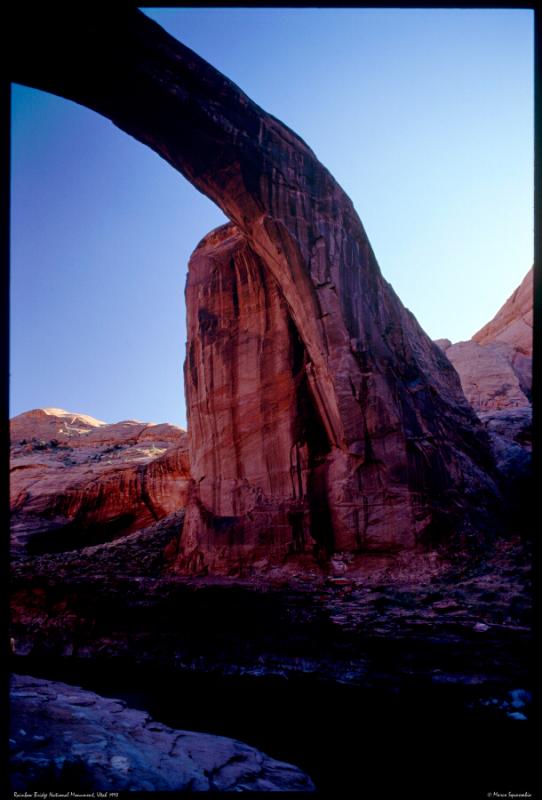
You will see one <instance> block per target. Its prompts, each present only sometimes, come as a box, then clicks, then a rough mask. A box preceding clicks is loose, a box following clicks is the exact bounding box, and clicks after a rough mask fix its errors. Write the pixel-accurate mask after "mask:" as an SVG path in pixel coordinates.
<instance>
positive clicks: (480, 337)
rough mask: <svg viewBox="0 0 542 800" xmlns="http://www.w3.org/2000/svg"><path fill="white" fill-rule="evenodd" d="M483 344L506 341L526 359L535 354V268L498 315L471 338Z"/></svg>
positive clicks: (529, 272)
mask: <svg viewBox="0 0 542 800" xmlns="http://www.w3.org/2000/svg"><path fill="white" fill-rule="evenodd" d="M472 341H473V342H477V343H478V344H481V345H487V344H491V343H492V342H505V343H506V344H510V345H512V347H514V348H515V349H516V350H518V351H519V352H521V353H524V354H525V355H526V356H532V354H533V268H532V267H531V269H530V270H529V271H528V273H527V274H526V275H525V277H524V278H523V280H522V282H521V284H520V285H519V286H518V288H517V289H516V290H515V291H514V292H513V293H512V295H511V296H510V297H509V298H508V300H507V301H506V303H505V304H504V305H503V306H502V308H500V310H499V311H498V312H497V313H496V314H495V316H494V317H493V319H492V320H491V321H490V322H488V323H487V325H484V326H483V328H481V329H480V330H479V331H478V333H475V334H474V336H473V337H472Z"/></svg>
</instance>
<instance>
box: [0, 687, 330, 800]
mask: <svg viewBox="0 0 542 800" xmlns="http://www.w3.org/2000/svg"><path fill="white" fill-rule="evenodd" d="M11 698H12V704H11V718H10V723H11V731H10V740H9V745H10V751H11V753H12V786H13V789H14V791H29V790H30V791H39V790H46V791H50V790H51V788H52V787H55V789H57V790H58V791H62V790H70V791H73V790H74V789H78V790H95V791H108V792H113V791H119V790H121V791H123V790H124V791H147V792H153V791H157V790H162V791H168V792H173V791H178V792H179V791H182V792H186V791H196V792H207V791H235V792H239V791H296V792H303V791H312V790H314V785H313V783H312V781H311V780H310V778H309V777H308V776H307V775H305V774H304V773H303V772H301V770H299V769H297V768H296V767H293V766H292V765H290V764H285V763H283V762H280V761H276V760H275V759H272V758H269V757H268V756H266V755H265V754H264V753H260V752H259V751H257V750H255V749H254V748H253V747H249V746H248V745H245V744H243V743H242V742H238V741H235V740H233V739H226V738H224V737H220V736H209V735H205V734H202V733H193V732H191V731H182V730H173V729H172V728H169V727H167V726H166V725H163V724H160V723H158V722H156V721H155V720H153V719H152V718H151V717H150V716H149V715H148V714H145V713H143V712H141V711H137V710H135V709H131V708H128V707H127V706H126V703H125V702H123V701H122V700H111V699H106V698H103V697H99V696H98V695H96V694H94V693H93V692H87V691H84V690H82V689H80V688H78V687H73V686H69V685H67V684H64V683H59V682H58V681H46V680H40V679H37V678H32V677H28V676H19V675H15V676H13V678H12V689H11Z"/></svg>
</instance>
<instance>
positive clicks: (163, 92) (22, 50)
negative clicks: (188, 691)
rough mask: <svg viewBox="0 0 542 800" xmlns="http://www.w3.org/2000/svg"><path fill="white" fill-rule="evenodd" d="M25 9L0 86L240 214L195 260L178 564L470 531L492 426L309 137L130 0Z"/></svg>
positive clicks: (398, 542) (384, 544) (483, 498)
mask: <svg viewBox="0 0 542 800" xmlns="http://www.w3.org/2000/svg"><path fill="white" fill-rule="evenodd" d="M41 13H42V12H40V15H41ZM40 15H38V17H33V19H32V29H31V30H30V31H29V30H28V20H27V19H25V20H24V26H23V25H22V24H21V30H24V34H20V32H18V35H15V39H16V42H15V46H14V48H13V50H14V52H15V54H16V55H15V56H14V63H13V77H14V79H15V80H18V81H19V82H23V83H27V84H30V85H33V86H36V87H38V88H42V89H46V90H48V91H52V92H55V93H57V94H61V95H64V96H65V97H69V98H71V99H74V100H76V101H77V102H80V103H83V104H85V105H87V106H89V107H90V108H93V109H94V110H96V111H98V112H99V113H102V114H104V115H105V116H107V117H109V118H110V119H111V120H112V121H113V122H114V123H115V124H116V125H118V126H119V127H120V128H122V129H123V130H125V131H127V132H128V133H130V134H131V135H133V136H135V137H136V138H138V139H139V140H140V141H142V142H144V143H146V144H148V145H149V146H150V147H151V148H153V149H154V150H155V151H156V152H158V153H159V154H160V155H161V156H162V157H163V158H165V159H166V160H167V161H169V163H171V164H172V165H173V166H174V167H175V168H176V169H178V170H179V171H180V172H182V174H184V175H185V176H186V177H187V178H188V180H190V181H191V182H192V183H193V184H194V185H195V186H196V187H197V188H198V189H200V190H201V191H202V192H204V193H205V194H206V195H207V196H209V197H210V198H211V199H212V200H214V201H215V202H216V203H217V204H218V205H219V206H220V207H221V208H222V209H223V211H224V212H225V213H226V215H227V216H228V217H229V218H230V219H231V220H232V221H233V222H234V223H235V226H236V229H233V228H227V229H226V231H224V230H223V231H222V232H219V233H215V234H212V235H211V237H208V238H207V239H206V240H205V241H204V243H203V244H202V245H201V246H200V247H199V248H198V250H197V251H196V253H195V255H194V258H193V259H192V264H191V277H190V279H189V284H188V291H187V299H188V304H189V310H188V315H189V320H190V321H189V353H188V368H187V390H188V398H189V400H188V402H189V407H190V420H189V427H190V451H191V460H192V461H193V477H194V487H193V491H192V495H191V499H190V501H189V507H188V510H187V523H186V529H185V531H184V533H183V539H182V542H181V548H180V551H179V553H180V555H179V560H178V565H177V566H178V569H179V570H193V569H199V568H201V567H205V566H206V565H207V566H209V565H210V566H211V567H212V568H213V569H217V570H218V569H220V568H221V565H222V568H224V569H229V567H230V566H231V564H232V562H233V563H235V562H236V561H238V560H239V559H241V560H242V559H244V558H248V559H252V560H254V559H255V558H259V556H260V554H261V552H262V551H263V550H265V551H267V552H268V553H269V554H272V553H274V554H275V555H278V554H279V553H280V554H282V555H285V554H287V553H288V552H290V551H292V549H295V548H297V547H302V546H304V545H303V542H304V541H305V542H306V541H307V536H306V533H307V532H308V533H309V541H312V542H316V543H317V545H318V546H319V547H320V548H323V549H324V550H328V551H329V550H354V549H358V550H363V549H377V550H378V549H384V550H390V549H391V550H393V549H404V548H412V547H415V546H416V545H417V544H418V543H419V542H420V541H429V542H434V541H436V540H438V539H439V538H442V537H445V536H448V535H450V534H452V533H468V532H471V531H473V530H479V529H480V528H481V527H482V528H483V525H484V520H487V514H488V504H490V503H491V501H492V498H493V496H494V492H495V487H494V484H493V481H492V479H491V477H488V470H489V471H490V470H491V468H492V467H491V464H492V460H491V456H490V453H489V449H488V444H487V436H486V434H485V432H484V431H483V429H482V427H481V425H480V423H479V421H478V419H477V418H476V416H475V415H474V413H473V411H472V409H471V408H470V406H469V405H468V403H467V402H466V401H465V398H464V395H463V393H462V390H461V386H460V383H459V380H458V377H457V374H456V373H455V371H454V370H453V368H452V367H451V365H450V363H449V361H448V359H446V358H445V357H444V356H443V354H442V353H441V351H440V350H439V348H438V347H437V346H436V345H435V344H433V343H432V342H431V341H430V340H429V338H428V337H427V336H426V335H425V333H424V332H423V331H422V329H421V328H420V326H419V325H418V323H417V322H416V320H415V318H414V317H413V316H412V314H410V312H408V311H407V310H406V309H405V308H404V307H403V305H402V304H401V302H400V300H399V299H398V298H397V296H396V295H395V293H394V291H393V289H392V288H391V286H390V285H389V284H388V283H387V282H386V281H385V280H384V279H383V277H382V275H381V273H380V270H379V267H378V264H377V262H376V259H375V256H374V254H373V251H372V249H371V246H370V244H369V241H368V239H367V236H366V234H365V231H364V229H363V226H362V224H361V221H360V219H359V217H358V215H357V214H356V212H355V210H354V208H353V206H352V203H351V201H350V199H349V198H348V197H347V196H346V195H345V193H344V192H343V191H342V189H341V188H340V186H339V185H338V184H337V183H336V181H335V180H334V179H333V177H332V176H331V175H330V173H329V172H328V171H327V170H326V169H325V167H323V166H322V165H321V164H320V163H319V162H318V160H317V158H316V157H315V155H314V153H313V152H312V151H311V150H310V148H309V147H308V146H307V145H306V144H305V143H304V142H303V141H302V140H301V139H300V138H299V137H298V136H296V134H294V133H293V132H292V131H291V130H290V129H289V128H287V127H286V126H285V125H283V124H282V123H281V122H279V121H278V120H277V119H275V118H274V117H272V116H271V115H269V114H267V113H266V112H265V111H263V110H262V109H261V108H259V107H258V106H257V105H255V104H254V103H253V102H252V101H251V100H250V99H249V98H248V97H247V96H246V95H245V94H244V93H243V92H242V91H241V90H240V89H238V87H237V86H235V85H234V84H233V83H231V82H230V81H229V80H228V79H227V78H225V77H224V76H223V75H221V74H220V73H219V72H217V71H216V70H215V69H213V68H212V67H211V66H210V65H209V64H207V63H206V62H204V61H203V60H202V59H201V58H199V57H198V56H197V55H196V54H195V53H193V52H192V51H191V50H189V49H188V48H186V47H184V46H183V45H182V44H180V43H179V42H177V41H176V40H174V39H173V38H172V37H170V36H169V35H167V34H166V33H165V32H164V31H163V30H162V29H161V28H160V27H159V26H158V25H156V24H155V23H154V22H152V21H150V20H149V19H147V18H146V17H145V16H144V15H143V14H141V13H140V12H135V11H122V10H119V11H115V12H112V13H111V14H109V13H108V15H107V17H106V18H104V19H103V20H102V19H101V18H100V16H99V14H98V13H94V14H89V15H88V16H86V17H85V19H84V20H82V21H81V20H78V23H77V29H76V30H75V29H73V30H66V24H67V23H66V21H64V20H61V19H60V18H59V17H56V18H55V17H54V15H52V14H50V13H49V10H48V11H47V13H45V14H43V17H42V18H41V19H40ZM21 23H22V21H21ZM19 36H20V39H19ZM232 265H233V266H232ZM211 287H212V291H211ZM236 317H237V318H236ZM266 319H268V320H269V322H268V323H265V324H269V326H270V327H269V329H266V328H265V325H264V320H266ZM281 348H282V349H281ZM273 381H274V383H275V385H274V391H272V386H271V384H272V382H273ZM248 451H250V453H248ZM292 473H293V481H292ZM486 524H487V522H486ZM248 532H250V533H248Z"/></svg>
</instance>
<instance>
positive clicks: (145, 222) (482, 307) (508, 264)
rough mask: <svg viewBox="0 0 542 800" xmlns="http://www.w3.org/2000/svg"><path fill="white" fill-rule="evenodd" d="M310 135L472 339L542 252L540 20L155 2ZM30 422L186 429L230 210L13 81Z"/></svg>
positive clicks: (444, 313) (403, 265)
mask: <svg viewBox="0 0 542 800" xmlns="http://www.w3.org/2000/svg"><path fill="white" fill-rule="evenodd" d="M146 13H147V14H148V15H149V16H150V17H152V18H153V19H155V20H156V21H157V22H158V23H160V24H161V25H162V26H163V27H164V28H165V29H166V30H167V31H169V32H170V33H171V34H172V35H173V36H175V37H176V38H178V39H180V40H181V41H182V42H184V44H186V45H188V46H189V47H191V48H192V49H193V50H195V51H196V52H197V53H199V54H200V55H201V56H202V57H203V58H205V59H207V60H208V61H209V62H210V63H211V64H213V65H214V66H215V67H217V68H218V69H219V70H220V71H222V72H224V73H225V74H226V75H227V76H228V77H229V78H231V79H232V80H233V81H234V82H235V83H237V84H238V85H239V86H240V87H241V88H242V89H243V90H244V91H245V92H246V93H247V94H248V95H249V96H250V97H251V98H252V99H253V100H255V101H256V102H257V103H258V104H259V105H261V106H262V107H263V108H264V109H266V110H267V111H269V112H271V113H272V114H274V115H275V116H277V117H278V118H279V119H281V120H283V121H284V122H285V123H286V124H287V125H288V126H289V127H291V128H293V129H294V130H295V131H296V132H297V133H299V134H300V135H301V136H302V137H303V138H304V139H305V141H306V142H307V143H308V144H309V145H310V147H311V148H312V149H313V150H314V152H315V153H316V155H317V156H318V158H319V159H320V160H321V161H322V162H323V163H324V164H325V165H326V166H327V167H328V169H329V170H330V171H331V172H332V173H333V175H334V176H335V177H336V179H337V180H338V181H339V183H340V184H341V185H342V187H343V188H344V189H345V191H346V192H347V193H348V194H349V195H350V197H351V198H352V200H353V202H354V205H355V207H356V209H357V211H358V213H359V215H360V217H361V219H362V221H363V224H364V226H365V229H366V231H367V233H368V235H369V238H370V240H371V243H372V245H373V249H374V251H375V253H376V256H377V258H378V261H379V263H380V267H381V269H382V272H383V274H384V276H385V278H386V279H387V280H388V281H390V283H391V284H392V285H393V287H394V288H395V290H396V291H397V293H398V294H399V296H400V297H401V299H402V300H403V302H404V303H405V305H406V306H407V307H408V308H410V310H411V311H413V312H414V314H415V315H416V316H417V318H418V320H419V322H420V323H421V325H422V326H423V327H424V328H425V330H426V331H427V333H428V334H429V335H430V336H431V337H433V338H438V337H447V338H449V339H451V340H452V341H459V340H464V339H468V338H470V337H471V336H472V334H473V333H475V332H476V330H478V329H479V328H480V327H481V326H482V325H483V324H484V323H485V322H487V321H488V320H489V319H490V318H491V317H492V316H493V315H494V314H495V312H496V311H497V309H498V308H499V307H500V306H501V305H502V303H503V302H504V301H505V300H506V299H507V297H508V296H509V295H510V294H511V293H512V291H513V290H514V289H515V288H516V286H517V285H518V284H519V283H520V281H521V280H522V278H523V276H524V275H525V273H526V272H527V270H528V269H529V267H530V266H531V264H532V261H533V13H532V11H528V10H433V11H431V10H412V9H405V10H397V9H378V10H373V9H148V10H146ZM12 98H13V99H12V109H13V117H12V240H11V253H12V273H11V276H12V277H11V315H12V316H11V367H10V373H11V408H10V414H11V415H12V416H13V415H15V414H18V413H21V412H22V411H27V410H29V409H31V408H37V407H43V406H57V407H60V408H65V409H67V410H70V411H79V412H83V413H87V414H91V415H92V416H95V417H98V418H99V419H103V420H105V421H107V422H115V421H118V420H121V419H130V418H135V419H140V420H144V421H154V422H164V421H169V422H174V423H176V424H180V425H183V426H185V425H186V416H185V409H184V393H183V379H182V363H183V359H184V349H185V341H186V330H185V313H184V296H183V292H184V284H185V278H186V266H187V262H188V259H189V257H190V253H191V252H192V250H193V249H194V247H195V246H196V244H197V243H198V241H199V240H200V239H201V238H202V236H204V235H205V234H206V233H207V232H208V231H209V230H210V229H212V228H213V227H216V226H217V225H220V224H222V223H223V222H224V221H225V217H224V216H223V214H222V212H221V211H219V210H218V208H216V207H215V206H214V205H213V204H212V203H211V201H209V200H208V199H207V198H205V197H204V196H203V195H201V194H200V193H199V192H198V191H197V190H196V189H194V188H193V187H192V186H191V185H190V184H189V183H188V182H187V181H186V180H185V179H184V178H183V177H182V176H181V175H180V174H178V173H176V172H175V171H174V170H173V169H172V168H171V167H170V166H169V165H168V164H166V162H164V161H162V160H161V159H160V158H159V157H158V156H157V155H156V154H155V153H153V152H151V151H150V150H149V149H147V148H146V147H145V146H144V145H142V144H140V143H139V142H136V141H135V140H134V139H131V138H130V137H129V136H127V135H126V134H125V133H122V132H121V131H119V130H118V129H116V128H115V127H114V126H113V125H112V124H111V123H110V122H108V121H107V120H105V119H103V118H101V117H99V116H98V115H97V114H94V113H93V112H91V111H89V110H87V109H86V108H83V107H81V106H78V105H76V104H74V103H71V102H69V101H67V100H63V99H61V98H58V97H54V96H52V95H47V94H45V93H42V92H38V91H35V90H31V89H28V88H26V87H22V86H18V85H14V86H13V93H12Z"/></svg>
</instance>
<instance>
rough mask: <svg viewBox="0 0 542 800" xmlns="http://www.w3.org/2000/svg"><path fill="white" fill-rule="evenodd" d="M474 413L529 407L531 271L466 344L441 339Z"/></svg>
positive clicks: (531, 313)
mask: <svg viewBox="0 0 542 800" xmlns="http://www.w3.org/2000/svg"><path fill="white" fill-rule="evenodd" d="M437 344H438V345H439V346H440V347H441V348H442V349H443V350H444V352H445V353H446V355H447V357H448V358H449V359H450V361H451V362H452V364H453V365H454V367H455V369H456V370H457V372H458V373H459V377H460V379H461V385H462V387H463V391H464V392H465V396H466V398H467V400H468V401H469V403H471V405H472V407H473V408H474V409H475V410H476V411H477V412H490V411H504V410H506V409H513V408H525V407H528V406H529V405H530V402H531V388H532V352H533V270H532V269H530V270H529V272H528V273H527V275H526V276H525V278H524V279H523V281H522V282H521V284H520V286H518V288H517V289H516V290H515V292H514V293H513V294H512V295H511V297H509V298H508V300H507V301H506V303H505V304H504V305H503V306H502V308H501V309H500V310H499V311H498V312H497V314H496V315H495V316H494V317H493V319H492V320H491V321H490V322H488V323H487V325H484V327H483V328H482V329H481V330H480V331H478V333H476V334H475V335H474V336H473V337H472V339H471V340H470V341H466V342H457V343H455V344H452V343H451V342H450V340H449V339H440V340H439V341H438V342H437Z"/></svg>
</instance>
